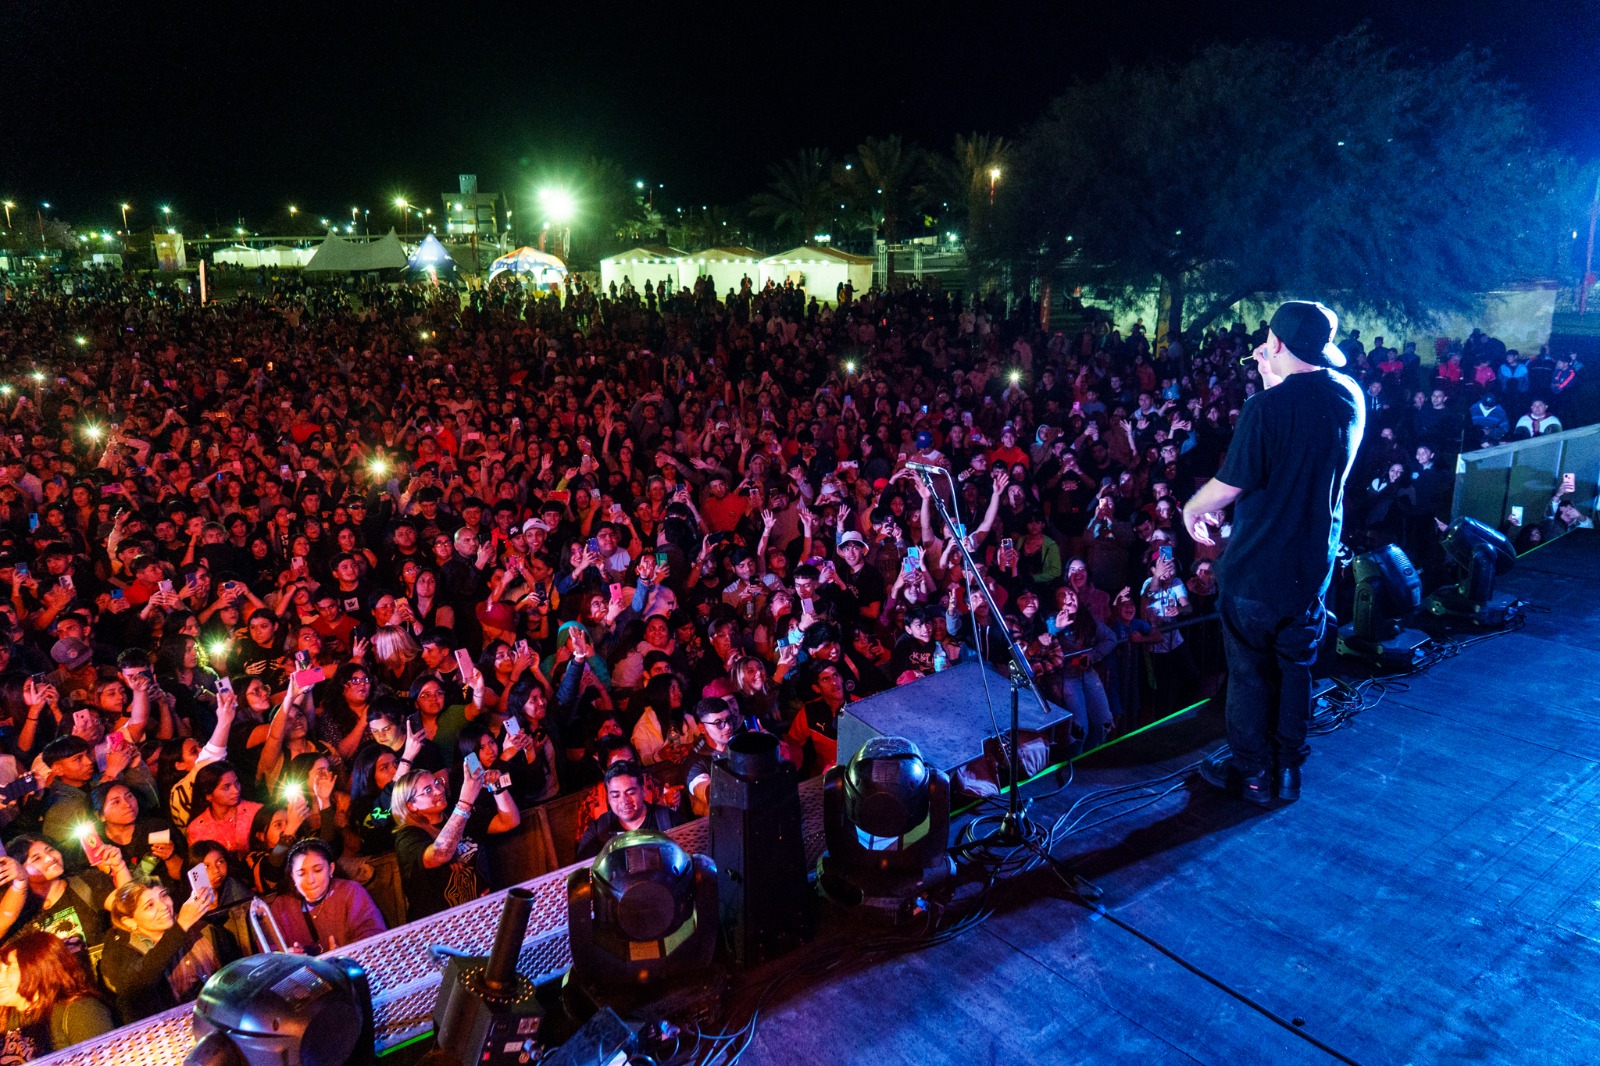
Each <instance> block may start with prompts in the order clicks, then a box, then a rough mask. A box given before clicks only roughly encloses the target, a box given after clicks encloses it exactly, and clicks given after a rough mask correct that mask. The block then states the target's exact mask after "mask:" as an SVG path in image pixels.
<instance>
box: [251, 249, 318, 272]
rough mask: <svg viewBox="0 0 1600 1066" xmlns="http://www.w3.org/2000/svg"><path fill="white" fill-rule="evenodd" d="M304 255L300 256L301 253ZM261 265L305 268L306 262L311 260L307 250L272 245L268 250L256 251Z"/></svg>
mask: <svg viewBox="0 0 1600 1066" xmlns="http://www.w3.org/2000/svg"><path fill="white" fill-rule="evenodd" d="M303 251H304V252H305V254H303V255H302V254H301V253H302V252H303ZM258 252H259V258H260V260H261V265H262V266H264V267H266V266H275V267H298V266H305V264H306V260H308V259H310V258H311V253H310V252H309V251H308V250H305V249H300V248H291V247H289V246H288V245H287V244H274V245H272V246H271V247H268V248H261V249H259V250H258Z"/></svg>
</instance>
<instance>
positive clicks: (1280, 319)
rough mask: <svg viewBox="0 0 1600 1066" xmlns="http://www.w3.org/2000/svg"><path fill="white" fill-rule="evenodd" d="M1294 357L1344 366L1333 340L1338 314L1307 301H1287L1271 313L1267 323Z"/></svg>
mask: <svg viewBox="0 0 1600 1066" xmlns="http://www.w3.org/2000/svg"><path fill="white" fill-rule="evenodd" d="M1267 328H1269V329H1270V330H1272V333H1273V335H1274V336H1276V337H1277V338H1278V339H1279V340H1280V341H1282V342H1283V346H1284V347H1285V348H1288V349H1289V351H1291V352H1293V353H1294V354H1295V356H1297V357H1298V358H1300V359H1303V360H1305V361H1306V362H1308V363H1314V364H1316V365H1317V366H1330V367H1340V366H1344V363H1345V359H1344V353H1343V352H1341V351H1340V350H1339V348H1338V346H1337V345H1335V344H1334V343H1333V338H1334V334H1336V333H1338V331H1339V316H1338V315H1336V314H1334V313H1333V311H1332V310H1330V309H1329V308H1327V307H1325V306H1323V305H1322V304H1320V303H1316V302H1314V301H1311V300H1290V301H1289V302H1288V303H1286V304H1283V305H1282V306H1280V307H1279V308H1278V309H1277V310H1276V311H1274V312H1273V314H1272V324H1271V325H1270V326H1268V327H1267Z"/></svg>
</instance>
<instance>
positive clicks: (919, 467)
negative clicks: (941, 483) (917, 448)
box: [906, 463, 950, 477]
mask: <svg viewBox="0 0 1600 1066" xmlns="http://www.w3.org/2000/svg"><path fill="white" fill-rule="evenodd" d="M906 469H907V470H915V471H916V472H917V473H919V474H939V475H942V476H944V477H949V476H950V471H949V470H948V469H946V468H945V467H942V466H936V465H935V464H933V463H907V464H906Z"/></svg>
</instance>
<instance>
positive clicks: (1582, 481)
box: [1450, 425, 1600, 529]
mask: <svg viewBox="0 0 1600 1066" xmlns="http://www.w3.org/2000/svg"><path fill="white" fill-rule="evenodd" d="M1563 474H1574V475H1576V480H1577V492H1575V493H1574V494H1573V496H1572V502H1573V503H1574V504H1576V505H1577V508H1578V510H1580V511H1582V512H1583V513H1584V514H1585V515H1588V516H1590V517H1591V518H1592V517H1593V516H1594V514H1595V506H1596V497H1597V495H1600V425H1596V426H1583V427H1581V428H1578V429H1568V430H1563V431H1562V432H1560V433H1549V434H1546V435H1544V436H1542V437H1530V438H1528V439H1527V440H1519V441H1512V442H1510V443H1507V444H1497V445H1495V446H1494V447H1492V448H1481V449H1479V450H1478V451H1475V452H1463V453H1462V454H1461V456H1460V457H1458V458H1457V459H1456V488H1455V498H1454V500H1453V502H1452V504H1451V509H1450V517H1451V519H1452V521H1453V520H1454V519H1457V518H1462V517H1466V518H1476V519H1477V520H1478V521H1480V522H1482V523H1483V524H1484V525H1486V526H1488V527H1489V528H1490V529H1500V528H1501V524H1502V523H1503V522H1504V521H1505V520H1506V516H1507V515H1509V514H1510V513H1511V508H1512V507H1516V506H1520V507H1522V509H1523V519H1522V524H1523V525H1524V526H1531V525H1537V524H1538V523H1539V522H1541V521H1543V520H1544V517H1545V511H1546V508H1548V507H1549V505H1550V498H1551V496H1553V495H1554V494H1555V491H1556V486H1557V485H1558V484H1559V483H1560V481H1561V475H1563Z"/></svg>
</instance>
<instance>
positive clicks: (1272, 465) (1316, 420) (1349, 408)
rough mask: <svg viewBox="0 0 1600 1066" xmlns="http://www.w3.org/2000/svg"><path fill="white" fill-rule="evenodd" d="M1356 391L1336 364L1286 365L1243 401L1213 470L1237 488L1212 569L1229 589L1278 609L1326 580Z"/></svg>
mask: <svg viewBox="0 0 1600 1066" xmlns="http://www.w3.org/2000/svg"><path fill="white" fill-rule="evenodd" d="M1365 421H1366V400H1365V398H1364V397H1363V396H1362V394H1361V389H1360V386H1358V385H1357V384H1356V383H1355V382H1354V381H1351V380H1350V379H1349V378H1347V377H1345V376H1344V375H1343V374H1338V373H1335V372H1334V371H1331V370H1315V371H1309V372H1307V373H1303V374H1291V375H1289V377H1288V378H1286V379H1284V381H1283V382H1281V383H1280V384H1278V385H1277V386H1275V387H1273V388H1271V389H1268V390H1266V391H1265V392H1260V393H1257V394H1256V395H1254V396H1252V397H1250V399H1248V400H1246V401H1245V405H1244V410H1243V411H1242V412H1241V413H1240V416H1239V427H1238V431H1237V432H1236V433H1235V434H1234V438H1233V443H1232V445H1231V446H1230V447H1229V449H1228V456H1227V458H1226V459H1225V460H1223V464H1222V469H1221V470H1220V471H1218V472H1217V477H1218V478H1219V479H1220V480H1221V481H1222V482H1223V483H1224V484H1228V485H1232V486H1234V487H1235V488H1239V489H1243V490H1244V491H1243V493H1241V495H1240V496H1239V499H1238V503H1237V504H1236V505H1235V508H1234V519H1233V535H1232V537H1231V538H1230V539H1229V541H1228V548H1227V551H1225V552H1224V553H1223V555H1222V560H1221V563H1220V565H1219V566H1218V570H1217V576H1218V579H1219V581H1220V583H1221V586H1222V589H1223V591H1224V592H1226V593H1227V594H1228V595H1230V596H1237V597H1240V598H1243V599H1249V600H1257V601H1260V602H1262V603H1266V604H1269V605H1271V606H1273V607H1275V608H1277V609H1279V610H1281V611H1283V612H1284V613H1285V614H1286V615H1297V614H1300V613H1303V612H1305V611H1307V610H1309V609H1310V608H1311V607H1312V605H1313V604H1315V603H1316V602H1317V601H1318V600H1320V599H1321V598H1322V596H1323V594H1324V593H1325V592H1326V591H1327V589H1328V582H1329V580H1330V579H1331V578H1332V576H1333V560H1334V555H1335V554H1336V553H1337V551H1338V549H1339V533H1340V530H1341V528H1342V526H1343V521H1344V482H1345V476H1346V474H1348V472H1349V469H1350V462H1351V459H1352V458H1353V457H1354V455H1355V454H1356V449H1357V448H1359V447H1360V445H1361V434H1362V429H1363V426H1364V424H1365Z"/></svg>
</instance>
